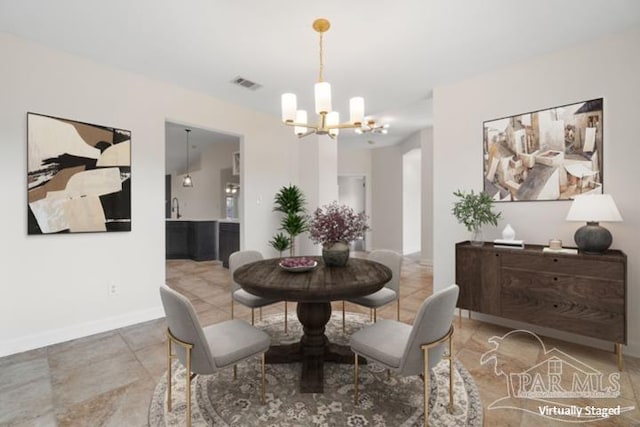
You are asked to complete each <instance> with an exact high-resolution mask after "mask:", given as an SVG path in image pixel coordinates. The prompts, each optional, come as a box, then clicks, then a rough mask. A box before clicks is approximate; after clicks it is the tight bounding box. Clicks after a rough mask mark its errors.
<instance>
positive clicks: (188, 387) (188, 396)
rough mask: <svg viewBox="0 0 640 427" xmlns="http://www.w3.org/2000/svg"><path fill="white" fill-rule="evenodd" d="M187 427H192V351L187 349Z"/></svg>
mask: <svg viewBox="0 0 640 427" xmlns="http://www.w3.org/2000/svg"><path fill="white" fill-rule="evenodd" d="M186 352H187V390H186V392H187V427H191V349H190V348H187V349H186Z"/></svg>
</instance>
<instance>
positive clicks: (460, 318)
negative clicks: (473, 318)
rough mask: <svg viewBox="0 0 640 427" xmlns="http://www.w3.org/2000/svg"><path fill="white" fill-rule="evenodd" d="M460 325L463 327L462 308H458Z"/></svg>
mask: <svg viewBox="0 0 640 427" xmlns="http://www.w3.org/2000/svg"><path fill="white" fill-rule="evenodd" d="M458 327H459V328H462V309H461V308H459V309H458Z"/></svg>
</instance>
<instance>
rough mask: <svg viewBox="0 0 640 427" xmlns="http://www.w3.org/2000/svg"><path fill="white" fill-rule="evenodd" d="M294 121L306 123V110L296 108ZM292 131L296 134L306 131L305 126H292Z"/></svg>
mask: <svg viewBox="0 0 640 427" xmlns="http://www.w3.org/2000/svg"><path fill="white" fill-rule="evenodd" d="M295 122H296V123H300V124H305V125H306V124H307V111H306V110H298V111H296V120H295ZM293 131H294V132H295V134H296V135H298V136H300V135H303V134H305V133H306V132H307V128H306V127H304V126H294V127H293Z"/></svg>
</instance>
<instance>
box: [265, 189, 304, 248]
mask: <svg viewBox="0 0 640 427" xmlns="http://www.w3.org/2000/svg"><path fill="white" fill-rule="evenodd" d="M274 203H275V207H274V208H273V210H274V211H276V212H282V213H283V214H284V216H283V217H282V220H281V221H280V230H282V231H284V232H285V233H287V234H288V236H289V237H288V245H285V244H284V243H285V239H283V238H286V236H284V235H282V233H278V234H276V235H275V236H274V238H273V240H272V241H271V242H269V243H270V244H271V246H272V247H274V248H275V249H276V250H278V251H279V252H280V256H282V252H283V251H284V250H286V249H289V255H290V256H294V255H295V239H296V236H297V235H299V234H302V233H304V232H305V231H307V217H306V215H305V213H306V212H305V208H304V205H305V199H304V194H303V193H302V190H300V188H298V186H296V185H293V184H292V185H289V186H288V187H286V186H285V187H282V188H280V190H279V191H278V192H277V193H276V196H275V198H274ZM272 242H273V243H272ZM274 243H275V245H274ZM280 248H284V249H280Z"/></svg>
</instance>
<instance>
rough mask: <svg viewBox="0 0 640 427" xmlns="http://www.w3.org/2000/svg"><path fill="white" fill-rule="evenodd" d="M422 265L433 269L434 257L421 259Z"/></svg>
mask: <svg viewBox="0 0 640 427" xmlns="http://www.w3.org/2000/svg"><path fill="white" fill-rule="evenodd" d="M420 265H421V266H423V267H427V268H428V269H429V270H431V271H433V260H432V259H425V258H422V259H420Z"/></svg>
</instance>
